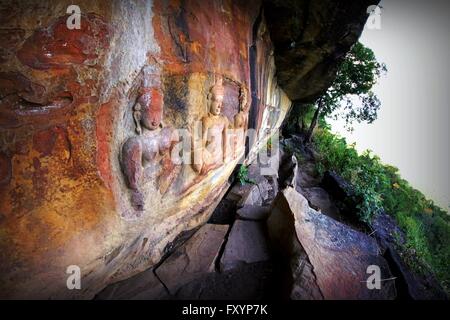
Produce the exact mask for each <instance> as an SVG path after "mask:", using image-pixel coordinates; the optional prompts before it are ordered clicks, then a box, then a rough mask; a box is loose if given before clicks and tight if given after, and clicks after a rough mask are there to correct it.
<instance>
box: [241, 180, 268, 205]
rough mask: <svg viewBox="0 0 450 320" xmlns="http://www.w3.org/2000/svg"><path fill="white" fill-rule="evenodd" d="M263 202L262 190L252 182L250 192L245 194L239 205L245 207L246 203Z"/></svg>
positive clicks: (260, 203)
mask: <svg viewBox="0 0 450 320" xmlns="http://www.w3.org/2000/svg"><path fill="white" fill-rule="evenodd" d="M262 204H263V198H262V197H261V192H260V191H259V187H258V185H257V184H250V187H249V188H248V192H247V193H246V194H244V195H243V196H242V198H241V200H240V201H239V202H238V207H243V206H246V205H258V206H261V205H262Z"/></svg>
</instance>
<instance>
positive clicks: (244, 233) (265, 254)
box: [220, 220, 270, 271]
mask: <svg viewBox="0 0 450 320" xmlns="http://www.w3.org/2000/svg"><path fill="white" fill-rule="evenodd" d="M264 227H265V226H264V224H263V223H260V222H256V221H244V220H236V221H235V223H234V225H233V227H232V228H231V232H230V234H229V236H228V240H227V243H226V246H225V250H224V252H223V255H222V258H221V260H220V270H221V271H227V270H231V269H234V268H237V267H240V266H242V265H243V264H246V263H247V264H248V263H253V262H260V261H266V260H269V258H270V256H269V248H268V244H267V239H266V234H265V232H266V231H265V229H264Z"/></svg>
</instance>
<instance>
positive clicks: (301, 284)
mask: <svg viewBox="0 0 450 320" xmlns="http://www.w3.org/2000/svg"><path fill="white" fill-rule="evenodd" d="M267 229H268V234H269V239H270V247H271V251H272V254H274V256H275V259H274V260H275V261H277V263H278V265H279V266H280V276H279V280H278V282H279V286H280V288H281V290H280V291H281V292H282V293H283V296H284V297H285V298H290V299H293V300H321V299H323V296H322V293H321V292H320V288H319V286H318V284H317V279H316V276H315V274H314V270H313V269H314V268H313V266H312V265H311V262H310V261H309V259H308V255H307V254H306V252H305V250H304V249H303V247H302V245H301V244H300V241H299V240H298V237H297V234H296V230H295V218H294V215H292V214H290V208H289V204H288V203H287V202H286V201H285V200H284V198H283V197H280V196H277V197H276V198H275V201H274V202H273V204H272V208H271V214H270V216H269V218H268V219H267Z"/></svg>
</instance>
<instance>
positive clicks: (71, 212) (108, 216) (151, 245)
mask: <svg viewBox="0 0 450 320" xmlns="http://www.w3.org/2000/svg"><path fill="white" fill-rule="evenodd" d="M69 5H70V3H68V2H67V3H66V2H65V1H60V2H57V3H55V2H53V1H39V2H38V1H21V2H20V3H16V2H15V1H3V2H2V4H1V5H0V16H1V20H2V26H1V28H0V39H1V40H2V41H0V66H1V69H0V140H1V141H2V143H1V150H0V173H1V178H0V274H1V276H0V277H1V288H0V297H2V298H66V297H69V298H90V297H93V296H94V294H95V293H96V292H98V291H100V290H101V289H102V288H103V287H104V286H105V285H106V284H108V283H112V282H114V281H118V280H121V279H124V278H127V277H130V276H132V275H133V274H135V273H137V272H139V271H142V270H144V269H146V268H148V267H151V266H152V265H154V264H156V263H157V262H158V261H159V259H160V258H161V256H162V254H163V251H164V248H165V246H166V245H167V244H168V243H170V241H172V240H173V239H174V238H175V236H176V235H177V234H179V233H180V232H181V231H184V230H188V229H192V228H194V227H196V226H198V225H200V224H202V223H204V222H205V221H206V220H207V219H208V217H209V215H210V214H211V212H212V210H213V209H214V204H215V203H217V201H218V200H219V199H220V197H221V195H222V194H223V193H224V192H225V191H226V188H227V186H228V185H227V179H228V177H229V175H230V174H231V172H232V170H233V168H234V166H235V164H236V162H237V159H233V160H232V161H228V162H226V163H224V164H223V165H222V166H220V167H214V169H210V170H209V171H207V172H204V173H202V175H201V176H198V174H197V173H196V172H195V171H194V170H193V169H192V167H191V166H190V165H183V166H182V167H175V166H174V165H173V164H172V163H171V162H170V159H169V158H168V157H167V156H165V153H164V152H166V151H162V150H163V149H160V150H159V153H158V154H156V155H155V156H151V157H150V158H148V159H146V160H145V161H149V163H150V164H151V165H155V168H156V169H155V173H154V174H153V173H149V175H150V176H149V177H148V179H147V180H145V181H144V178H142V179H140V180H139V181H137V183H138V184H139V192H140V194H141V196H142V199H143V204H142V210H136V208H135V207H133V205H132V201H133V198H132V197H133V194H132V190H131V189H130V185H129V184H128V183H127V182H126V179H125V178H126V177H125V176H124V171H123V165H122V163H121V154H122V146H123V144H124V143H125V141H127V139H129V138H133V137H137V136H139V137H142V138H141V139H142V141H143V142H142V143H144V144H143V146H147V145H149V144H151V143H153V141H155V139H160V141H161V142H160V146H162V145H164V146H166V145H167V146H170V144H167V143H169V142H168V141H167V139H168V138H167V132H168V131H167V130H166V129H160V128H159V127H156V126H152V125H151V123H154V122H155V121H156V120H155V119H156V118H160V116H161V114H162V122H161V123H162V124H161V126H163V128H169V127H172V128H182V129H190V128H191V124H192V123H194V122H195V121H196V120H201V119H202V117H204V116H205V115H207V114H208V108H209V102H208V101H209V99H210V96H209V95H208V92H209V90H210V88H211V87H212V86H213V85H214V83H215V81H217V79H218V77H219V76H220V77H222V78H223V85H224V99H223V107H222V114H223V115H225V116H226V118H227V119H228V121H229V122H230V123H233V121H234V120H233V118H234V116H235V115H236V114H237V113H238V112H239V111H240V108H245V106H243V107H240V100H239V95H240V92H241V91H242V90H247V93H250V92H252V94H248V103H250V102H251V100H252V99H253V100H255V99H256V100H257V103H256V104H255V103H254V102H252V111H251V113H252V114H255V115H256V118H255V119H257V120H256V121H253V122H252V123H253V127H255V128H258V129H261V128H265V127H270V126H271V124H269V123H263V122H262V114H263V112H264V110H265V107H266V105H270V106H271V107H272V108H276V109H277V110H280V109H283V110H284V111H283V112H279V111H278V113H277V114H280V113H282V114H285V113H286V111H287V109H288V108H289V105H290V103H289V100H288V99H287V97H285V98H284V100H282V101H281V100H280V99H278V100H277V102H276V104H275V105H274V104H273V103H272V102H271V101H269V100H268V98H270V96H271V94H270V93H269V94H267V92H268V90H269V91H270V90H271V92H272V91H273V94H276V95H278V96H280V95H282V94H283V93H282V92H281V91H280V90H279V89H277V88H275V83H276V82H275V80H274V78H273V75H274V65H273V58H272V56H271V55H270V52H271V50H272V49H271V44H270V38H269V36H268V33H267V29H266V28H265V27H264V22H261V21H262V20H261V19H260V18H258V16H259V15H260V2H259V1H248V2H235V1H231V0H229V1H228V0H227V1H200V0H198V1H186V2H180V1H160V0H157V1H154V2H153V3H151V2H150V1H144V0H142V1H137V2H136V3H135V5H131V4H130V3H127V2H120V1H116V2H95V1H84V0H83V1H79V2H78V3H77V5H78V6H79V7H80V9H81V29H73V30H69V29H68V28H67V26H66V21H67V19H68V17H69V14H67V13H66V9H67V7H68V6H69ZM255 22H257V24H256V25H255ZM254 30H259V33H258V34H254V33H255V32H254ZM254 43H256V44H257V46H258V54H257V59H256V60H254V61H253V62H251V61H250V49H249V48H250V47H251V46H252V45H253V44H254ZM252 63H253V65H254V66H257V69H252V68H253V67H252V66H251V64H252ZM252 72H253V77H254V78H255V79H256V81H257V83H258V89H256V88H253V86H254V84H253V83H252V80H251V74H252ZM269 82H270V83H273V85H268V84H269ZM158 99H160V100H161V103H158V101H157V100H158ZM137 104H139V105H141V106H142V108H141V109H139V110H138V109H136V107H135V106H136V105H137ZM158 106H161V109H158V110H157V107H158ZM136 112H137V113H136ZM139 112H140V113H139ZM246 112H247V113H248V112H249V111H248V108H247V109H246ZM136 116H137V117H140V118H138V119H141V120H140V121H141V123H142V131H141V134H139V133H138V132H137V130H138V129H137V127H136V126H137V124H138V122H136V121H137V120H135V119H136ZM247 116H248V114H247ZM146 119H150V120H149V122H147V123H146V122H145V121H147V120H146ZM152 119H153V120H152ZM280 122H281V118H280ZM164 130H165V131H164ZM264 138H266V136H265V135H264ZM127 161H128V160H127ZM137 161H139V160H137ZM146 163H147V162H145V163H144V162H143V163H142V164H141V163H136V164H135V165H136V166H141V165H142V166H143V168H144V169H145V170H147V169H146V167H145V166H146V165H147V164H146ZM159 166H161V168H162V171H161V172H159V171H158V170H159V169H158V168H159ZM145 170H144V171H145ZM147 171H148V170H147ZM194 186H195V187H194ZM194 204H195V205H194ZM50 262H51V263H50ZM69 265H78V266H79V267H80V268H81V275H82V279H81V283H82V289H81V290H72V291H71V290H68V289H67V287H66V279H67V277H68V275H67V274H66V269H67V267H68V266H69Z"/></svg>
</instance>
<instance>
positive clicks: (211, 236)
mask: <svg viewBox="0 0 450 320" xmlns="http://www.w3.org/2000/svg"><path fill="white" fill-rule="evenodd" d="M227 230H228V226H227V225H213V224H206V225H204V226H202V227H201V228H200V229H199V230H198V231H197V232H196V233H195V234H194V235H193V236H192V238H190V239H189V240H188V241H187V242H186V243H185V244H184V245H182V246H181V247H179V248H178V249H177V250H175V252H174V253H172V254H171V255H170V256H169V257H168V258H167V259H166V260H164V261H163V263H162V264H161V265H160V266H159V267H157V268H156V271H155V273H156V275H157V276H158V278H159V279H160V280H161V281H162V282H163V283H164V285H165V286H166V287H167V289H168V290H169V292H170V293H171V294H175V293H176V292H177V290H178V289H179V288H180V287H181V286H183V285H184V284H186V283H188V282H190V281H192V280H194V279H196V278H198V277H200V276H202V275H204V274H205V273H208V272H213V271H214V269H215V261H216V258H217V256H218V254H219V251H220V248H221V246H222V243H223V241H224V238H225V235H226V233H227Z"/></svg>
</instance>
